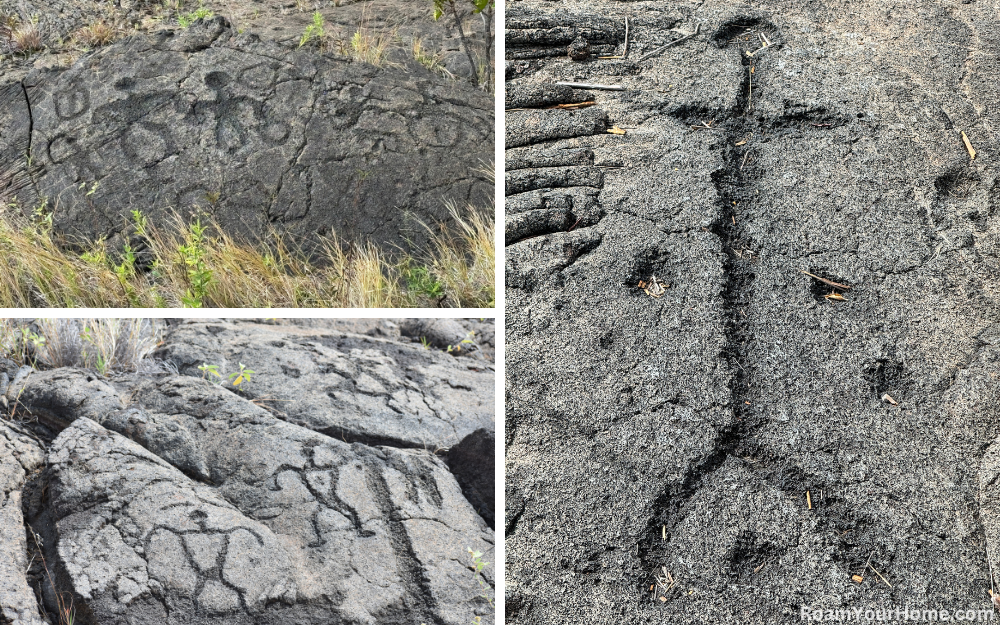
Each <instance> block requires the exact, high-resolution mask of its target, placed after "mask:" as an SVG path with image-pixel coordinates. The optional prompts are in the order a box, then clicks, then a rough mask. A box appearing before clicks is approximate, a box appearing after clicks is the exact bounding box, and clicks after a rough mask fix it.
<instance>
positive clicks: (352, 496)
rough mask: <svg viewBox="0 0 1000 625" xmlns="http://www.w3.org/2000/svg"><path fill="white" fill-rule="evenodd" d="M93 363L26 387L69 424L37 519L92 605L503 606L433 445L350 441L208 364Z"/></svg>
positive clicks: (84, 617) (235, 613) (89, 619)
mask: <svg viewBox="0 0 1000 625" xmlns="http://www.w3.org/2000/svg"><path fill="white" fill-rule="evenodd" d="M90 377H91V375H90V374H88V373H87V372H84V371H80V370H72V369H65V370H54V371H48V372H40V373H35V374H33V375H31V376H29V377H28V379H27V381H26V383H25V386H24V388H23V392H22V396H23V397H24V401H23V402H21V403H19V406H20V407H21V409H22V410H24V411H26V412H27V413H28V414H31V412H32V410H33V404H32V401H34V400H36V399H40V400H41V401H42V402H43V404H44V406H45V407H46V409H47V410H49V411H50V414H55V413H56V412H58V419H60V420H61V421H62V422H65V423H68V424H69V425H68V427H66V428H65V429H64V430H63V431H62V432H61V433H60V434H59V435H58V437H57V438H56V439H55V441H54V442H53V443H52V445H51V447H50V448H49V450H48V456H47V463H48V465H49V468H48V469H47V470H46V472H45V473H43V477H42V479H43V480H44V483H45V488H44V491H45V492H47V500H46V501H45V503H44V504H43V507H42V509H41V510H40V511H38V512H37V513H36V515H35V518H30V519H28V520H29V522H31V523H35V524H38V525H47V526H49V527H50V528H51V529H50V530H49V536H50V538H49V540H47V545H46V547H47V551H48V553H47V554H46V557H47V559H48V561H49V562H50V563H52V564H53V565H54V566H53V568H54V569H55V572H54V575H55V576H56V578H57V579H58V580H59V583H60V584H61V585H62V586H63V587H64V588H66V589H68V590H70V591H71V592H72V593H73V596H74V597H75V598H76V600H77V604H78V606H79V608H78V615H80V616H81V621H80V622H85V623H118V622H122V623H124V622H162V621H163V620H165V619H169V618H178V619H181V620H182V621H183V622H189V623H278V622H281V623H411V622H425V623H428V624H429V623H439V624H449V625H451V624H454V625H464V624H465V623H468V622H469V621H470V620H471V619H472V618H473V617H474V616H481V617H483V622H484V623H492V622H493V620H492V615H491V609H490V608H489V606H488V604H487V603H486V601H485V600H484V599H482V598H481V597H480V595H482V594H483V591H482V589H481V588H480V586H479V584H478V583H477V582H476V581H475V579H474V575H473V569H472V562H471V559H470V557H469V555H468V554H467V553H466V548H472V549H475V550H478V551H482V552H483V553H484V554H486V555H485V556H484V559H486V560H488V561H492V560H491V559H492V556H493V552H492V550H493V538H492V536H493V534H492V532H491V530H490V529H489V528H488V527H487V525H486V523H485V522H484V521H483V520H482V519H481V518H480V516H479V515H478V514H477V513H476V512H475V511H474V510H473V508H472V506H470V504H469V503H468V501H467V500H466V499H465V497H464V496H463V494H462V491H461V489H460V487H459V485H458V483H457V482H456V481H455V478H454V477H453V476H452V474H451V473H450V472H449V470H448V467H447V465H446V464H445V463H444V461H443V460H441V459H439V458H437V457H436V456H434V455H433V454H432V453H430V452H426V451H423V450H414V449H394V448H389V447H383V448H373V447H368V446H366V445H362V444H357V443H355V444H348V443H344V442H342V441H338V440H335V439H332V438H329V437H326V436H323V435H321V434H318V433H316V432H313V431H311V430H307V429H305V428H302V427H299V426H296V425H292V424H289V423H285V422H283V421H280V420H278V419H276V418H275V417H273V416H271V415H270V414H268V413H267V412H266V411H265V410H263V409H262V408H260V407H258V406H257V405H255V404H254V403H252V402H250V401H248V400H247V399H245V398H242V397H239V396H238V395H236V394H234V393H232V392H230V391H228V390H225V389H223V388H221V387H219V386H217V385H214V384H212V383H210V382H208V381H206V380H199V379H195V378H191V377H188V376H171V375H168V376H154V377H151V378H149V379H142V378H122V379H118V380H116V381H114V383H113V385H112V384H107V383H102V384H96V383H95V382H94V381H93V380H91V379H89V378H90ZM56 386H60V387H66V388H69V389H70V394H73V393H75V395H74V396H75V397H76V398H77V399H78V401H77V402H71V401H65V402H61V403H60V402H57V401H52V399H51V396H50V395H49V396H47V395H45V394H44V393H42V392H41V389H43V388H53V387H56ZM115 387H118V388H117V389H116V388H115ZM88 392H89V395H87V393H88ZM116 393H120V394H118V395H116ZM112 396H115V397H116V398H117V403H118V405H119V406H120V407H119V408H117V409H115V408H113V407H112V405H111V402H110V400H109V397H112ZM55 406H58V408H54V407H55ZM96 406H100V407H101V408H100V410H95V409H94V408H95V407H96ZM84 415H87V416H84ZM54 418H55V417H53V419H54ZM19 525H20V524H18V526H19ZM22 553H23V548H22ZM484 580H486V581H487V583H488V584H490V585H492V584H493V583H494V581H493V573H492V571H485V572H484ZM136 619H138V620H136Z"/></svg>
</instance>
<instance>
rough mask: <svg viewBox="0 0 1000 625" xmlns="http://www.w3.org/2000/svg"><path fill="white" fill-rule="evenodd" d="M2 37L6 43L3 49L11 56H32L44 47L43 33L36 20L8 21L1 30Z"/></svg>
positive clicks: (0, 35)
mask: <svg viewBox="0 0 1000 625" xmlns="http://www.w3.org/2000/svg"><path fill="white" fill-rule="evenodd" d="M0 37H2V38H3V39H4V40H5V41H4V42H3V47H4V48H6V49H7V50H8V51H9V52H10V53H11V54H30V53H31V52H37V51H39V50H41V49H42V48H43V47H44V42H43V41H42V31H41V29H39V28H38V22H37V21H35V20H22V21H20V22H17V21H15V20H7V22H6V24H4V25H3V28H2V29H0Z"/></svg>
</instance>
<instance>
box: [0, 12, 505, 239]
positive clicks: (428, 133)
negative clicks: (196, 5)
mask: <svg viewBox="0 0 1000 625" xmlns="http://www.w3.org/2000/svg"><path fill="white" fill-rule="evenodd" d="M0 98H2V101H0V103H2V106H0V110H2V111H4V112H3V113H2V116H0V124H2V126H0V156H5V157H6V160H5V161H4V171H5V172H9V173H7V174H6V175H5V178H3V179H0V194H3V193H6V195H13V196H16V198H17V199H18V201H19V204H20V206H21V207H22V209H23V210H24V211H26V213H30V211H31V210H32V209H33V208H34V207H35V206H37V204H38V203H39V202H40V201H41V198H47V199H48V205H49V206H50V207H51V208H52V218H53V225H54V228H55V230H56V231H57V232H58V233H60V234H62V235H65V236H66V237H67V238H68V239H69V240H70V241H96V240H97V239H99V238H101V237H105V238H108V239H111V240H118V238H116V235H121V234H122V233H125V235H126V236H127V235H128V233H130V232H131V230H132V227H131V226H130V225H129V219H130V211H131V210H134V209H138V210H141V211H142V212H143V213H144V214H145V215H146V216H147V217H148V218H149V219H150V220H151V222H152V223H154V224H163V223H165V222H166V220H167V219H168V215H169V214H170V213H171V212H174V211H176V212H178V213H180V214H181V216H182V217H183V218H185V219H190V218H192V217H193V216H194V215H196V214H207V215H210V216H211V217H213V218H214V219H215V221H217V222H218V223H219V224H220V226H221V227H222V228H223V229H224V230H226V231H227V232H229V233H231V234H234V235H237V236H238V237H240V238H242V239H248V240H256V239H259V238H261V237H262V236H263V235H264V234H266V233H267V232H268V229H269V228H277V229H278V230H279V231H280V232H283V233H286V234H287V235H288V236H290V237H292V239H293V240H295V241H297V242H300V243H301V242H302V241H305V246H306V247H307V248H309V246H310V242H315V241H316V235H329V234H331V233H335V234H336V235H337V237H339V238H340V239H341V240H343V241H361V240H370V241H372V242H374V243H375V244H377V245H379V246H382V247H383V248H384V249H386V250H387V251H388V250H391V249H398V248H403V249H411V248H412V249H423V248H424V246H425V244H426V242H427V240H428V234H429V233H428V230H427V229H426V228H425V227H424V226H423V225H422V224H427V225H431V226H433V225H435V224H438V223H451V217H450V213H449V211H448V208H447V207H446V202H456V203H458V204H464V203H466V202H468V203H471V204H473V205H477V206H482V207H485V206H488V205H489V202H490V199H491V198H492V195H493V187H492V184H491V183H490V182H489V181H488V179H487V177H486V174H484V173H482V172H480V171H478V170H479V169H481V168H482V163H489V162H491V161H492V157H493V152H492V146H493V144H494V143H493V141H494V139H493V137H494V131H493V100H492V98H491V97H490V96H489V95H487V94H484V93H483V92H481V91H479V90H477V89H475V88H473V87H472V86H470V85H466V84H462V83H458V82H455V81H449V80H446V79H443V78H441V77H440V76H436V75H434V74H432V73H431V72H429V71H427V70H425V69H423V68H422V66H419V64H418V65H417V66H416V67H408V68H407V69H405V70H404V69H400V68H391V67H386V68H379V67H375V66H373V65H368V64H365V63H360V62H352V61H350V60H349V59H346V58H344V57H337V56H334V55H327V54H320V53H317V52H315V51H313V50H310V49H308V48H301V49H289V48H287V47H282V46H280V45H278V44H276V43H268V42H262V41H260V40H259V39H257V38H256V37H255V36H253V35H249V34H246V35H238V34H237V33H236V32H235V31H234V30H233V29H232V28H230V27H229V26H228V25H227V24H226V22H225V21H224V20H222V19H221V18H215V19H213V20H209V21H207V22H198V23H196V24H195V25H193V26H191V27H190V28H187V29H183V30H178V31H157V32H155V33H152V34H148V35H136V36H134V37H132V38H129V39H127V40H124V41H122V42H120V43H117V44H114V45H111V46H108V47H106V48H102V49H100V50H98V51H96V52H94V53H92V54H90V55H88V56H86V57H84V58H82V59H81V60H80V61H78V62H77V63H76V64H74V65H73V66H72V67H70V68H69V69H65V70H49V71H35V72H33V73H31V74H30V75H29V76H27V77H26V78H25V79H24V80H22V81H21V83H20V85H8V86H6V87H4V88H2V89H0Z"/></svg>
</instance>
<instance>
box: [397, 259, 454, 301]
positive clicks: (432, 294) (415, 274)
mask: <svg viewBox="0 0 1000 625" xmlns="http://www.w3.org/2000/svg"><path fill="white" fill-rule="evenodd" d="M404 277H405V278H406V288H407V289H409V291H410V292H411V293H417V294H419V295H425V296H427V297H429V298H431V299H438V298H440V297H441V296H443V295H444V285H442V284H441V283H440V282H439V281H438V280H435V279H434V276H432V275H431V272H430V270H428V269H427V267H424V266H422V265H416V266H413V267H407V268H406V270H405V271H404Z"/></svg>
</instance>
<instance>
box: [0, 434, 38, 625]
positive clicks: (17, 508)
mask: <svg viewBox="0 0 1000 625" xmlns="http://www.w3.org/2000/svg"><path fill="white" fill-rule="evenodd" d="M44 458H45V453H44V451H43V450H42V448H41V446H40V445H39V444H38V443H36V442H35V441H34V440H32V439H31V438H29V437H28V436H25V435H24V434H22V433H20V432H17V431H15V430H14V429H11V428H10V427H8V426H7V425H5V424H3V423H0V620H2V621H3V622H4V623H10V624H11V625H42V623H44V622H45V621H43V620H41V619H40V618H39V616H38V608H37V605H36V602H35V594H34V593H33V592H32V590H31V588H30V587H29V586H28V584H27V580H26V579H25V576H24V572H25V570H26V569H27V568H28V558H27V556H26V554H27V545H26V541H25V533H24V520H23V516H22V511H21V508H22V489H23V487H24V482H25V473H31V472H33V471H35V470H36V469H37V468H38V467H39V466H40V465H41V464H42V463H43V461H44Z"/></svg>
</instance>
